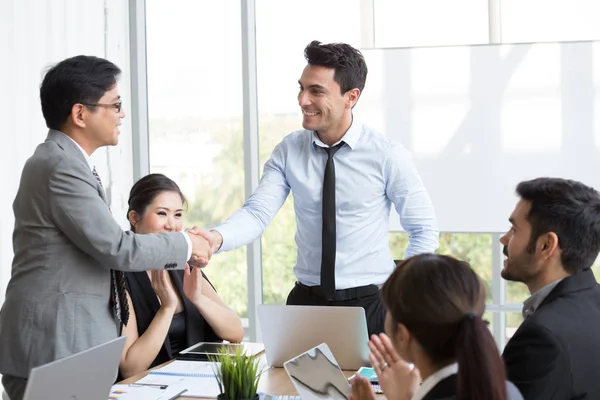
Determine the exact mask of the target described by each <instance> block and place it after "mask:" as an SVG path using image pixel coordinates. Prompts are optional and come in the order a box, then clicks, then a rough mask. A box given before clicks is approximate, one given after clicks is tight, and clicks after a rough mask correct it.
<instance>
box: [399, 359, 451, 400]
mask: <svg viewBox="0 0 600 400" xmlns="http://www.w3.org/2000/svg"><path fill="white" fill-rule="evenodd" d="M457 373H458V363H453V364H450V365H447V366H445V367H444V368H442V369H440V370H438V371H436V372H435V373H433V374H431V375H430V376H429V377H428V378H427V379H425V380H424V381H423V383H422V384H421V386H419V388H418V389H417V391H416V392H415V394H414V395H413V397H412V399H411V400H421V399H423V398H424V397H425V395H426V394H427V393H429V392H430V391H431V389H433V388H434V387H435V385H437V384H438V383H440V382H441V381H443V380H444V379H446V378H447V377H449V376H451V375H454V374H457Z"/></svg>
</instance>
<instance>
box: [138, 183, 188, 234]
mask: <svg viewBox="0 0 600 400" xmlns="http://www.w3.org/2000/svg"><path fill="white" fill-rule="evenodd" d="M163 192H175V193H178V194H179V196H180V197H181V202H182V203H183V205H184V206H185V204H186V199H185V196H184V195H183V193H182V192H181V189H179V186H178V185H177V184H176V183H175V182H174V181H173V180H172V179H171V178H168V177H166V176H165V175H163V174H149V175H146V176H144V177H143V178H141V179H140V180H138V181H137V182H136V183H135V184H134V185H133V187H132V188H131V191H130V192H129V200H128V201H127V204H128V205H129V209H128V210H127V219H128V220H129V212H131V211H135V212H136V214H137V215H139V216H140V217H141V216H142V215H144V213H145V212H146V208H147V207H148V206H149V205H150V204H152V202H153V201H154V199H155V198H156V196H158V195H159V194H161V193H163ZM129 225H130V228H131V230H132V231H133V232H135V228H134V226H133V225H132V224H131V223H130V224H129Z"/></svg>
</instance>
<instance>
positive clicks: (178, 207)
mask: <svg viewBox="0 0 600 400" xmlns="http://www.w3.org/2000/svg"><path fill="white" fill-rule="evenodd" d="M129 222H130V223H131V225H132V226H133V227H134V228H135V232H136V233H164V232H178V231H180V230H181V229H182V226H183V202H182V200H181V196H180V195H179V193H177V192H172V191H165V192H161V193H160V194H158V195H157V196H156V197H154V200H152V203H150V204H149V205H148V207H146V210H145V211H144V214H143V215H142V216H141V217H140V216H139V215H137V213H136V212H135V211H130V212H129Z"/></svg>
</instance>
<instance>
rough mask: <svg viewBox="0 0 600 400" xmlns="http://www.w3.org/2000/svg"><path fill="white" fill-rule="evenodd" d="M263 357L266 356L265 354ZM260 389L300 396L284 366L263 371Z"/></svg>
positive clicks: (275, 393)
mask: <svg viewBox="0 0 600 400" xmlns="http://www.w3.org/2000/svg"><path fill="white" fill-rule="evenodd" d="M262 357H265V355H264V354H263V355H262ZM171 362H172V361H168V362H166V363H164V364H162V365H159V366H157V367H155V368H153V369H158V368H161V367H164V366H165V365H167V364H169V363H171ZM354 372H355V371H344V375H346V377H350V376H351V375H353V374H354ZM147 374H148V371H144V372H141V373H139V374H137V375H134V376H132V377H131V378H128V379H125V380H123V381H121V382H119V383H122V384H129V383H134V382H137V381H138V380H140V379H142V378H143V377H144V376H146V375H147ZM258 391H259V392H263V393H268V394H271V395H279V396H298V392H297V391H296V388H295V387H294V384H293V383H292V381H291V380H290V377H289V376H288V374H287V373H286V372H285V369H283V368H269V369H267V370H266V371H264V372H263V375H262V376H261V378H260V381H259V383H258ZM376 397H377V398H381V399H385V396H383V395H377V396H376ZM177 399H178V400H185V399H188V400H198V398H197V397H194V398H192V397H185V395H183V396H181V397H178V398H177Z"/></svg>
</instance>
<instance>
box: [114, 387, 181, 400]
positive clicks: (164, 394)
mask: <svg viewBox="0 0 600 400" xmlns="http://www.w3.org/2000/svg"><path fill="white" fill-rule="evenodd" d="M184 392H185V388H183V387H177V386H169V387H167V388H166V389H161V388H160V387H156V386H136V385H135V384H132V385H113V387H112V388H111V390H110V394H109V395H108V400H139V399H144V400H172V399H176V398H177V397H179V396H180V395H181V394H183V393H184Z"/></svg>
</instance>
